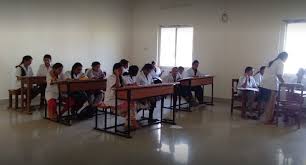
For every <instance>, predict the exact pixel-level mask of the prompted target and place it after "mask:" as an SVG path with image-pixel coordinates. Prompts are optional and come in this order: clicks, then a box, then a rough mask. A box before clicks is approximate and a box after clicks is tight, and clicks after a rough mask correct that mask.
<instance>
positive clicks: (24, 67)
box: [16, 55, 44, 99]
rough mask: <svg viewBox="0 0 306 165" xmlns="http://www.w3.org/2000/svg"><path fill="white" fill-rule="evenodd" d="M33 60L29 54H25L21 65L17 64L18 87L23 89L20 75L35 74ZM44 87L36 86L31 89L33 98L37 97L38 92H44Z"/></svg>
mask: <svg viewBox="0 0 306 165" xmlns="http://www.w3.org/2000/svg"><path fill="white" fill-rule="evenodd" d="M32 60H33V58H32V57H31V56H29V55H27V56H24V57H23V58H22V61H21V63H20V64H19V65H17V66H16V77H17V80H16V88H17V89H18V90H20V91H21V81H20V79H19V77H26V76H33V75H34V74H33V71H32V67H31V64H32ZM43 90H44V89H42V88H41V87H38V86H35V87H33V88H32V90H31V99H33V98H35V97H36V96H37V95H38V94H40V93H42V92H43Z"/></svg>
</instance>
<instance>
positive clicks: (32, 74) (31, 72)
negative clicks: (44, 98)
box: [27, 66, 34, 76]
mask: <svg viewBox="0 0 306 165" xmlns="http://www.w3.org/2000/svg"><path fill="white" fill-rule="evenodd" d="M27 76H34V73H33V70H32V67H31V66H29V75H27Z"/></svg>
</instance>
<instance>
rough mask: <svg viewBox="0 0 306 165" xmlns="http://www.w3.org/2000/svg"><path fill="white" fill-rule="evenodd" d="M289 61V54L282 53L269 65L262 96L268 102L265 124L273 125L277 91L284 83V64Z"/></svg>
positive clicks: (263, 83)
mask: <svg viewBox="0 0 306 165" xmlns="http://www.w3.org/2000/svg"><path fill="white" fill-rule="evenodd" d="M287 59H288V53H286V52H282V53H280V54H279V55H278V56H277V58H276V59H274V60H273V61H271V62H270V63H269V66H268V67H267V68H266V72H265V74H264V76H263V81H262V88H261V95H262V96H263V97H264V98H263V100H264V101H265V102H266V106H265V124H273V119H274V117H273V113H274V108H275V102H276V96H277V91H278V87H279V84H280V83H284V82H285V81H284V79H283V73H284V63H285V62H286V60H287Z"/></svg>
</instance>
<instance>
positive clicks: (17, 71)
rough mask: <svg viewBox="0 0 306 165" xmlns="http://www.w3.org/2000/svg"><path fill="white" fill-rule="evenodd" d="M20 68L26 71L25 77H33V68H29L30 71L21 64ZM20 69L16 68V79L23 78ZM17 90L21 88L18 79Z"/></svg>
mask: <svg viewBox="0 0 306 165" xmlns="http://www.w3.org/2000/svg"><path fill="white" fill-rule="evenodd" d="M20 67H22V68H23V70H24V71H25V74H26V75H25V76H33V75H34V74H33V70H32V67H31V66H28V69H26V67H25V66H24V65H23V64H21V65H20ZM20 67H17V68H16V74H15V75H16V77H21V75H22V71H21V68H20ZM16 88H21V82H20V80H18V79H16Z"/></svg>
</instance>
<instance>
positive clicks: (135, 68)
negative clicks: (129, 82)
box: [129, 65, 139, 76]
mask: <svg viewBox="0 0 306 165" xmlns="http://www.w3.org/2000/svg"><path fill="white" fill-rule="evenodd" d="M138 71H139V68H138V66H136V65H132V66H130V67H129V75H130V76H136V75H137V73H138Z"/></svg>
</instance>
